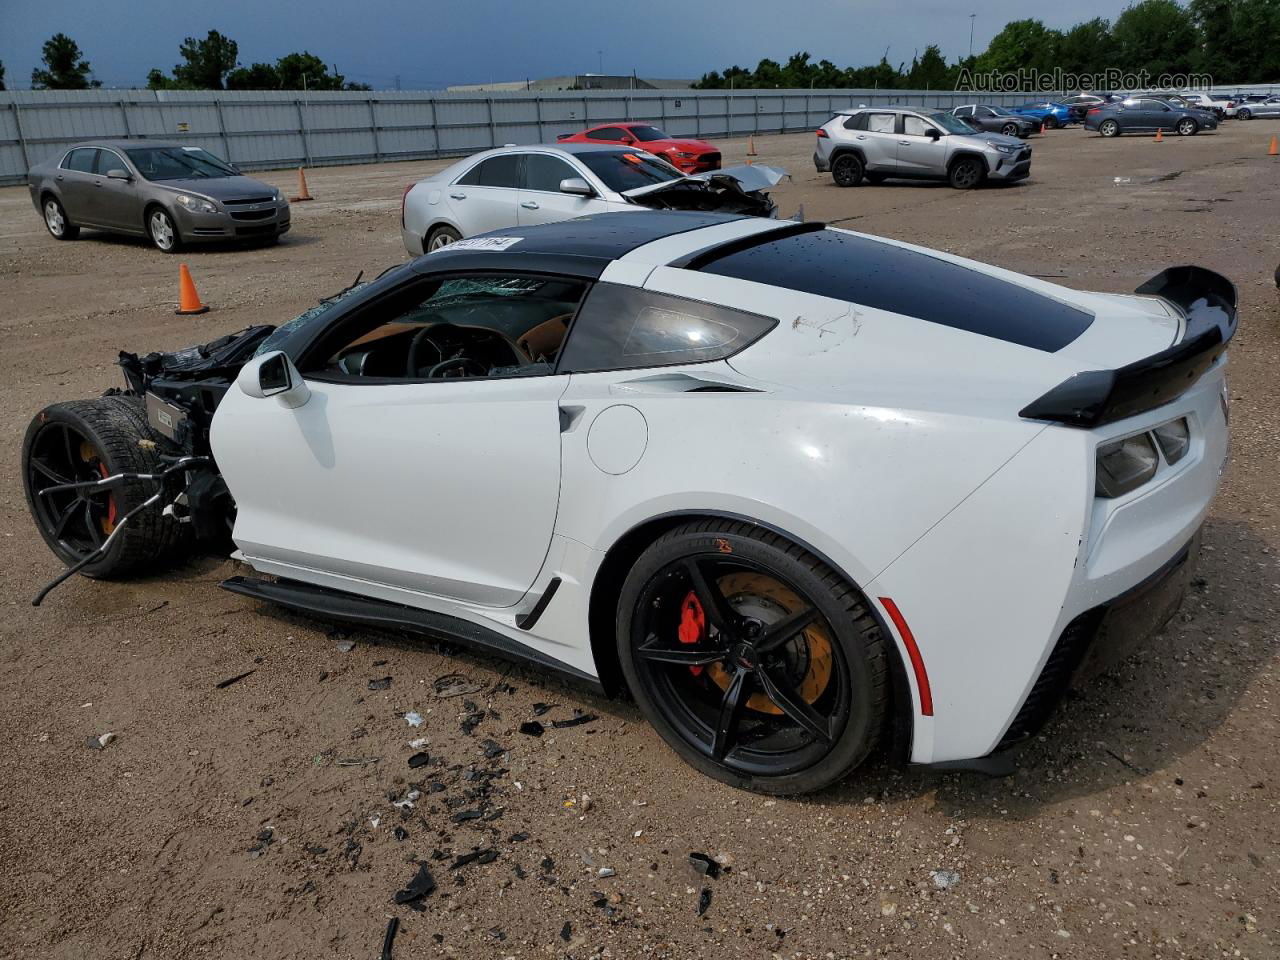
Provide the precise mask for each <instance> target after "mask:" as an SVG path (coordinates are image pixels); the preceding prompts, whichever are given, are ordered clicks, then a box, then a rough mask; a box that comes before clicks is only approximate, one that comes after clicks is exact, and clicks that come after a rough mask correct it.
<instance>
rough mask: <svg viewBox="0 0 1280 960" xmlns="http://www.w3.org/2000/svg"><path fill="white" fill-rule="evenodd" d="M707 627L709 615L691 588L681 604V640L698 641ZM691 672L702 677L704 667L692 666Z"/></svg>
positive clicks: (682, 641)
mask: <svg viewBox="0 0 1280 960" xmlns="http://www.w3.org/2000/svg"><path fill="white" fill-rule="evenodd" d="M706 629H707V616H706V614H705V613H703V611H702V604H700V603H699V602H698V598H697V596H696V595H695V594H694V592H693V591H692V590H690V591H689V592H688V594H686V595H685V598H684V602H683V603H681V604H680V630H679V637H680V642H681V643H697V642H698V641H699V640H701V639H702V637H703V634H704V633H705V632H706ZM689 672H690V673H692V674H693V675H694V676H695V677H700V676H702V667H690V668H689Z"/></svg>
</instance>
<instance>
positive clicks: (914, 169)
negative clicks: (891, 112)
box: [897, 113, 947, 177]
mask: <svg viewBox="0 0 1280 960" xmlns="http://www.w3.org/2000/svg"><path fill="white" fill-rule="evenodd" d="M930 130H934V131H937V130H938V128H937V127H935V126H934V125H933V124H931V123H930V122H929V121H928V120H925V119H924V118H923V117H917V116H916V115H915V114H913V113H904V114H902V115H901V124H900V127H899V133H898V138H897V144H898V173H899V175H901V176H920V177H923V176H942V175H945V174H946V172H947V146H946V144H945V143H944V142H943V140H942V138H941V137H936V138H935V137H931V136H929V135H928V133H929V131H930ZM938 132H939V133H940V132H941V131H938Z"/></svg>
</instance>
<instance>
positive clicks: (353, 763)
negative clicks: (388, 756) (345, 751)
mask: <svg viewBox="0 0 1280 960" xmlns="http://www.w3.org/2000/svg"><path fill="white" fill-rule="evenodd" d="M381 759H382V758H381V757H341V758H339V759H337V760H335V761H333V765H334V766H335V767H364V766H367V765H369V764H371V763H377V762H378V761H379V760H381Z"/></svg>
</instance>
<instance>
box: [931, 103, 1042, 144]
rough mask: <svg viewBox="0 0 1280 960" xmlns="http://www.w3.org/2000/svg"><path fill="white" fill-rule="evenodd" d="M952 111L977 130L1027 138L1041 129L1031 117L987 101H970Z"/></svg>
mask: <svg viewBox="0 0 1280 960" xmlns="http://www.w3.org/2000/svg"><path fill="white" fill-rule="evenodd" d="M951 112H952V113H953V114H955V115H956V116H957V117H959V118H960V119H961V120H963V121H964V122H965V123H967V124H969V126H971V127H973V128H974V129H975V130H987V131H990V132H991V133H1003V134H1004V135H1005V136H1006V137H1021V138H1022V139H1023V140H1025V139H1026V138H1027V137H1029V136H1031V134H1033V133H1035V132H1036V131H1038V130H1039V129H1040V124H1039V123H1038V122H1037V121H1035V120H1032V119H1031V118H1030V117H1024V116H1020V115H1019V114H1016V113H1014V112H1013V111H1011V110H1006V109H1005V108H1004V107H997V106H993V105H991V104H987V103H969V104H965V105H964V106H963V107H956V108H955V109H954V110H952V111H951Z"/></svg>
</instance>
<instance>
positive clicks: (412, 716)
mask: <svg viewBox="0 0 1280 960" xmlns="http://www.w3.org/2000/svg"><path fill="white" fill-rule="evenodd" d="M404 722H405V723H407V724H408V725H409V726H411V727H420V726H422V714H420V713H419V712H418V711H417V710H410V711H409V712H408V713H406V714H405V715H404Z"/></svg>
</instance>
